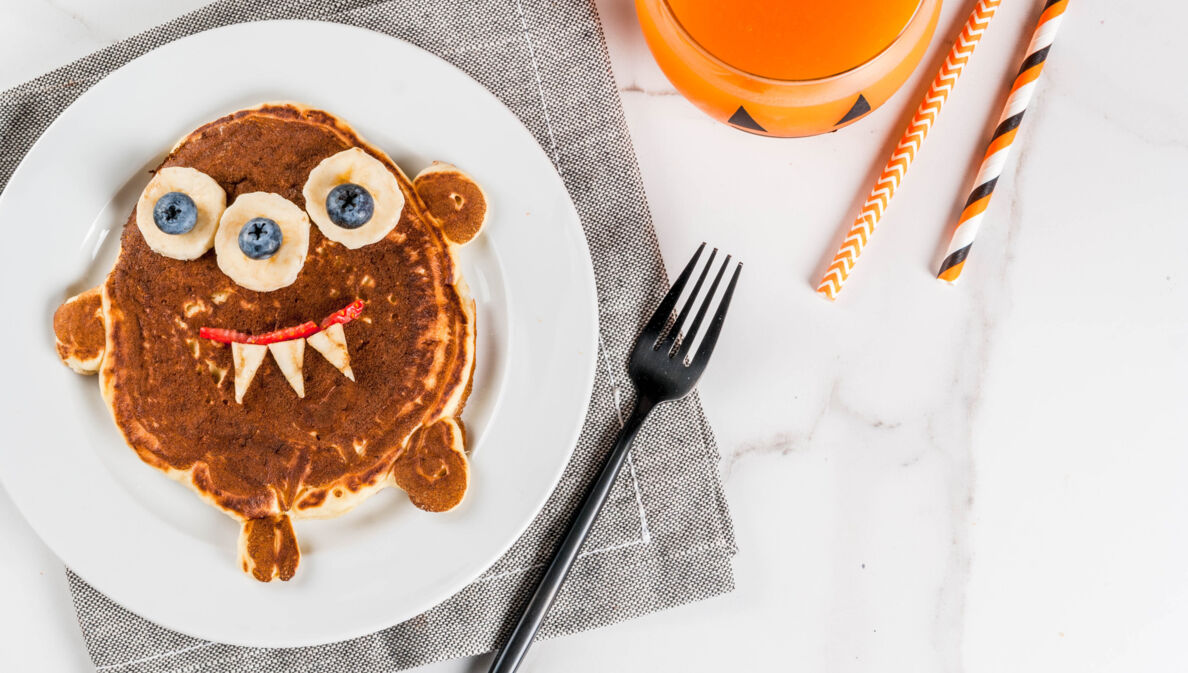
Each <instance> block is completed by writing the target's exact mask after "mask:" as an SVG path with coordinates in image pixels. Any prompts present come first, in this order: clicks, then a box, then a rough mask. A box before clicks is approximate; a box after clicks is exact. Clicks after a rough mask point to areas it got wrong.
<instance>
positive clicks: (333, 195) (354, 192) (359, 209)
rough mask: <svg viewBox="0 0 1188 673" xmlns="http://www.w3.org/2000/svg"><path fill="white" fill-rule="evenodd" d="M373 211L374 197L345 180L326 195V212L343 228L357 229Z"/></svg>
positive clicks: (369, 217)
mask: <svg viewBox="0 0 1188 673" xmlns="http://www.w3.org/2000/svg"><path fill="white" fill-rule="evenodd" d="M374 212H375V199H373V198H371V194H370V193H369V192H368V191H367V190H366V189H363V188H362V187H360V186H359V185H356V184H354V183H351V182H345V183H343V184H341V185H339V186H337V187H335V188H334V189H331V190H330V193H329V194H327V195H326V213H327V214H328V215H330V221H331V222H333V223H334V224H337V225H338V226H340V227H342V228H343V229H358V228H359V227H361V226H363V225H365V224H367V221H368V220H370V219H371V215H372V213H374Z"/></svg>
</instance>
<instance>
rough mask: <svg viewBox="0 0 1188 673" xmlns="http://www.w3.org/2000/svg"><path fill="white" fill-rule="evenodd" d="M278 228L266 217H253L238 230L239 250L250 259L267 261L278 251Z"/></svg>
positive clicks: (279, 241)
mask: <svg viewBox="0 0 1188 673" xmlns="http://www.w3.org/2000/svg"><path fill="white" fill-rule="evenodd" d="M283 239H284V236H282V235H281V228H280V226H279V225H278V224H277V223H276V222H274V221H272V220H270V219H268V218H267V217H253V218H252V219H250V220H248V221H247V224H244V225H243V229H240V230H239V249H240V250H242V251H243V254H245V255H247V256H248V257H251V258H252V259H268V258H269V257H272V256H273V255H275V254H276V251H277V250H280V247H281V241H282V240H283Z"/></svg>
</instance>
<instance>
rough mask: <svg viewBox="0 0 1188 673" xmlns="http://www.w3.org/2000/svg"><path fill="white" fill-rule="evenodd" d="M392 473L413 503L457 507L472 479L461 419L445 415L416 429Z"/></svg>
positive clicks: (430, 507) (435, 507)
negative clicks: (464, 445)
mask: <svg viewBox="0 0 1188 673" xmlns="http://www.w3.org/2000/svg"><path fill="white" fill-rule="evenodd" d="M392 476H393V477H395V479H396V485H397V486H399V487H400V488H403V489H404V490H405V491H406V492H407V493H408V497H409V499H410V500H412V503H413V504H414V505H416V506H417V507H419V508H421V509H423V510H425V511H427V512H445V511H447V510H451V509H453V508H455V507H457V506H458V503H460V502H462V497H463V496H465V495H466V487H467V486H468V485H469V483H470V463H469V461H467V460H466V452H465V450H464V449H463V434H462V427H461V426H460V425H458V421H457V420H455V419H453V418H444V419H442V420H440V421H438V422H436V423H434V424H433V425H429V426H426V427H423V428H420V429H419V430H417V431H416V432H414V433H413V434H412V436H411V437H409V438H408V445H407V446H405V447H404V451H402V452H401V453H400V455H399V456H398V457H397V458H396V462H395V463H393V465H392Z"/></svg>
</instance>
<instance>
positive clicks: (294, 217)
mask: <svg viewBox="0 0 1188 673" xmlns="http://www.w3.org/2000/svg"><path fill="white" fill-rule="evenodd" d="M214 248H215V258H216V261H217V262H218V264H219V269H221V270H222V272H223V273H225V274H227V276H228V277H229V278H230V279H231V280H233V281H235V282H236V284H238V285H241V286H243V287H246V288H247V289H249V290H255V291H257V292H271V291H272V290H279V289H280V288H282V287H287V286H289V285H292V284H293V281H295V280H297V274H298V273H300V272H301V267H303V266H305V256H306V254H307V253H308V252H309V218H308V217H306V215H305V211H303V210H301V209H300V208H298V207H297V205H296V204H294V203H293V202H292V201H289V200H288V199H286V198H284V197H283V196H280V195H279V194H270V193H268V192H251V193H249V194H241V195H240V196H239V198H237V199H235V202H234V203H232V204H231V205H230V206H229V207H228V208H227V209H226V210H225V211H223V216H222V218H220V219H219V228H218V232H217V233H216V234H215V238H214Z"/></svg>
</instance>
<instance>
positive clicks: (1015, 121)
mask: <svg viewBox="0 0 1188 673" xmlns="http://www.w3.org/2000/svg"><path fill="white" fill-rule="evenodd" d="M1067 8H1068V0H1047V2H1046V3H1045V5H1044V11H1043V13H1042V14H1040V18H1039V23H1038V24H1036V26H1035V32H1034V33H1032V36H1031V44H1029V45H1027V56H1026V57H1025V58H1024V59H1023V65H1021V66H1019V74H1018V75H1017V76H1016V77H1015V83H1014V84H1013V85H1012V86H1011V93H1010V95H1009V96H1007V101H1006V105H1004V106H1003V109H1002V115H1001V116H1000V117H999V118H998V126H997V127H995V129H994V135H993V136H991V137H990V146H989V147H987V148H986V155H985V156H984V157H982V165H981V166H980V167H979V168H978V177H977V178H975V179H974V188H973V190H972V191H971V192H970V194H969V198H968V199H967V200H966V202H965V208H964V209H963V210H962V211H961V217H959V218H958V220H957V227H956V228H955V229H954V230H953V237H952V239H951V240H950V241H949V249H948V250H947V251H946V252H945V258H944V260H943V261H942V262H941V265H940V270H939V271H938V272H937V275H936V277H937V278H939V279H941V280H943V281H946V282H948V283H956V282H957V279H958V278H959V277H960V276H961V270H962V269H963V268H965V258H966V257H968V256H969V249H970V246H972V245H973V242H974V237H975V236H977V235H978V227H979V226H980V225H981V223H982V217H983V216H984V215H985V213H986V206H987V205H989V203H990V197H991V195H993V194H994V187H995V185H997V184H998V177H999V176H1000V175H1002V169H1003V166H1005V165H1006V160H1007V157H1008V156H1010V153H1011V145H1012V144H1013V143H1014V142H1015V133H1016V132H1017V130H1018V128H1019V124H1020V123H1021V122H1022V121H1023V113H1024V112H1026V111H1027V105H1028V104H1029V103H1030V102H1031V97H1032V95H1034V94H1035V86H1036V80H1038V79H1039V76H1040V73H1041V72H1043V71H1044V63H1045V62H1046V61H1047V59H1048V49H1049V48H1050V47H1051V46H1052V42H1053V40H1055V39H1056V30H1057V29H1058V28H1060V20H1061V19H1062V18H1063V17H1064V10H1065V9H1067Z"/></svg>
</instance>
